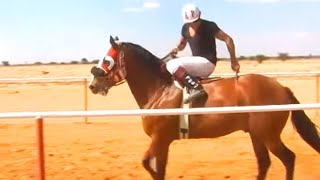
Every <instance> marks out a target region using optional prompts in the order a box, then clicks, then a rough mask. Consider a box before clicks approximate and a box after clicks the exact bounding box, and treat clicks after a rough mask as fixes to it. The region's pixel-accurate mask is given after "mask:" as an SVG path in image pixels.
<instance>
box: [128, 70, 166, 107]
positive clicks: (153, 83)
mask: <svg viewBox="0 0 320 180" xmlns="http://www.w3.org/2000/svg"><path fill="white" fill-rule="evenodd" d="M128 77H131V78H127V82H128V85H129V87H130V90H131V93H132V94H133V96H134V98H135V99H136V101H137V103H138V105H139V107H140V108H141V109H150V108H157V107H154V104H156V102H157V101H158V100H159V98H160V97H161V96H162V95H163V92H164V91H165V90H166V89H167V88H171V86H172V85H170V84H167V83H165V82H164V81H163V80H161V79H160V78H156V77H153V76H150V75H143V76H141V75H140V76H135V77H134V75H133V76H128Z"/></svg>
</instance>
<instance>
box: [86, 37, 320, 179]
mask: <svg viewBox="0 0 320 180" xmlns="http://www.w3.org/2000/svg"><path fill="white" fill-rule="evenodd" d="M110 44H111V48H110V49H109V51H108V54H107V56H105V58H104V59H103V60H101V61H100V62H99V64H98V65H96V66H94V67H92V68H91V74H92V75H93V78H92V80H91V81H90V84H89V88H90V90H91V91H92V93H94V94H101V95H104V96H106V95H107V93H108V90H109V89H110V88H112V87H113V86H116V85H119V84H121V83H122V82H124V81H126V82H127V83H128V85H129V87H130V90H131V93H132V94H133V96H134V98H135V100H136V102H137V104H138V106H139V108H140V109H169V108H180V107H181V106H182V100H183V91H182V90H181V89H180V88H179V87H177V86H176V84H175V83H174V80H173V78H172V76H171V74H170V73H169V72H168V71H164V70H163V63H162V61H161V59H159V58H158V57H156V56H155V55H153V54H152V53H151V52H149V51H148V50H146V49H145V48H143V47H141V46H140V45H138V44H134V43H132V42H116V41H115V40H114V39H113V37H112V36H110ZM202 85H203V87H204V89H205V90H206V92H207V94H208V97H207V98H205V99H196V100H195V101H193V102H192V103H191V104H190V105H189V106H190V108H197V107H222V106H258V105H282V104H299V103H300V102H299V101H298V99H297V98H296V97H295V95H294V94H293V92H292V91H291V90H290V89H289V88H288V87H285V86H282V85H281V84H280V83H279V82H277V81H276V80H275V79H274V78H271V77H267V76H263V75H259V74H247V75H242V76H238V77H230V78H223V79H221V80H216V81H211V82H203V83H202ZM289 113H290V111H276V112H247V113H227V114H198V115H190V116H189V132H188V133H189V138H190V139H197V138H216V137H220V136H225V135H228V134H230V133H232V132H235V131H244V132H245V133H249V135H250V138H251V141H252V145H253V150H254V153H255V156H256V158H257V165H258V173H257V176H256V179H258V180H262V179H265V178H266V176H267V171H268V169H269V167H270V165H271V161H270V157H269V151H270V152H271V153H272V154H274V155H275V156H276V157H277V158H279V159H280V161H281V162H282V163H283V165H284V166H285V169H286V179H287V180H291V179H293V177H294V165H295V154H294V152H292V151H291V150H290V149H289V148H288V147H286V146H285V144H284V143H283V141H282V140H281V138H280V134H281V132H282V130H283V128H284V126H285V124H286V122H287V119H288V117H289ZM291 115H292V116H291V121H292V122H293V125H294V127H295V129H296V131H297V132H298V133H299V135H300V136H301V137H302V139H303V140H304V141H305V142H307V143H308V144H309V145H310V146H311V147H312V148H313V149H314V150H315V151H317V152H318V153H320V137H319V132H318V130H317V127H316V125H315V124H314V123H313V122H312V121H311V120H310V119H309V117H308V116H307V115H306V114H305V112H304V111H303V110H293V111H291ZM142 125H143V129H144V131H145V133H146V134H147V135H148V136H150V138H151V143H150V145H149V147H148V149H147V150H146V152H145V153H144V156H143V159H142V165H143V167H144V168H145V170H146V171H148V172H149V173H150V175H151V177H152V178H153V179H156V180H162V179H165V173H166V164H167V160H168V150H169V146H170V144H171V143H172V142H173V141H175V140H179V139H180V136H179V126H180V125H179V116H177V115H167V116H156V115H154V116H143V117H142ZM151 162H155V166H152V163H151Z"/></svg>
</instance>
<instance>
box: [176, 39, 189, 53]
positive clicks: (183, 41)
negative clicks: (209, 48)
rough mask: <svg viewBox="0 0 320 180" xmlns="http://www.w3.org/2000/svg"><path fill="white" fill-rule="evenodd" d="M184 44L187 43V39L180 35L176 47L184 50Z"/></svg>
mask: <svg viewBox="0 0 320 180" xmlns="http://www.w3.org/2000/svg"><path fill="white" fill-rule="evenodd" d="M186 45H187V40H186V39H185V38H184V37H183V36H181V38H180V41H179V43H178V45H177V49H178V50H179V51H182V50H184V48H185V47H186Z"/></svg>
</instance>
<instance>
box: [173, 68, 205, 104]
mask: <svg viewBox="0 0 320 180" xmlns="http://www.w3.org/2000/svg"><path fill="white" fill-rule="evenodd" d="M174 77H175V78H176V79H177V80H178V81H179V82H181V83H182V84H183V85H185V86H186V87H187V88H188V90H189V91H190V95H189V96H188V98H187V99H185V100H184V103H185V104H187V103H190V102H192V101H193V100H194V99H197V98H200V97H205V96H206V95H207V93H206V91H205V90H204V89H203V87H202V85H201V84H200V83H199V82H198V80H197V79H196V78H195V77H193V76H191V75H190V74H188V73H187V71H186V70H185V68H183V67H181V66H180V67H178V69H177V70H176V71H175V73H174Z"/></svg>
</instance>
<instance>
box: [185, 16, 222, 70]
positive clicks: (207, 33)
mask: <svg viewBox="0 0 320 180" xmlns="http://www.w3.org/2000/svg"><path fill="white" fill-rule="evenodd" d="M200 21H201V23H200V26H199V29H198V30H197V31H196V33H195V35H194V36H193V37H191V36H190V33H189V27H188V24H184V25H183V27H182V31H181V34H182V36H183V37H184V38H185V39H186V40H187V42H188V43H189V46H190V49H191V51H192V55H193V56H201V57H204V58H207V59H208V60H209V61H211V62H212V63H213V64H216V63H217V51H216V39H215V38H214V36H215V35H216V33H217V32H219V30H220V28H219V27H218V26H217V24H216V23H214V22H211V21H207V20H204V19H200Z"/></svg>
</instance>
